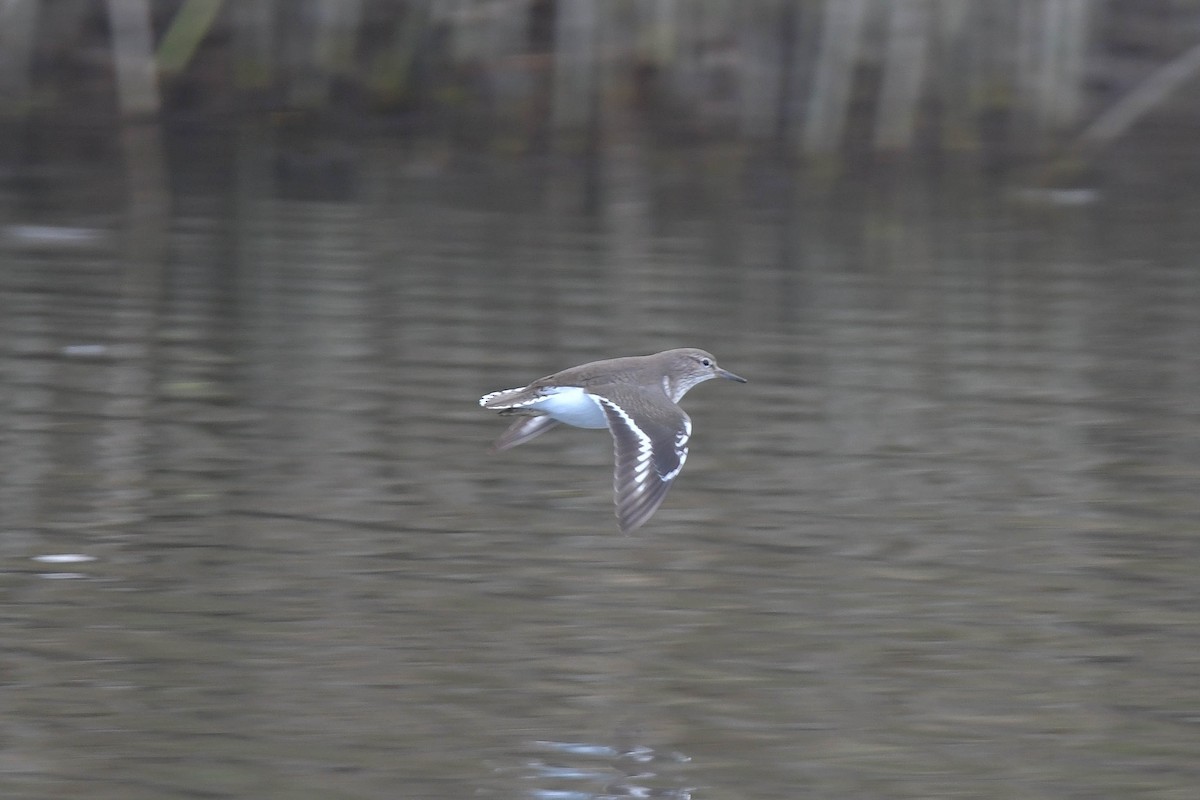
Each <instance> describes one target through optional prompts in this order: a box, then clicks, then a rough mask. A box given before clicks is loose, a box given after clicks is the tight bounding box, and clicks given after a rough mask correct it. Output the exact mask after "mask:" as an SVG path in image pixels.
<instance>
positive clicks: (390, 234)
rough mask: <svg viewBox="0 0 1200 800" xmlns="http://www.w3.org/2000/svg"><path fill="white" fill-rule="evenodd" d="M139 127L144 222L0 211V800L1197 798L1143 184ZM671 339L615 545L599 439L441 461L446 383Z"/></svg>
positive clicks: (1192, 320) (471, 410) (1166, 373)
mask: <svg viewBox="0 0 1200 800" xmlns="http://www.w3.org/2000/svg"><path fill="white" fill-rule="evenodd" d="M222 141H224V140H222ZM175 147H176V148H177V149H176V150H175V151H174V152H173V155H172V158H171V161H170V174H171V175H172V178H173V182H172V185H173V187H175V188H174V190H173V194H172V197H171V203H170V207H169V211H170V215H169V217H167V216H166V215H165V214H164V215H162V218H161V219H156V217H155V216H154V215H153V214H152V213H150V210H151V209H152V208H153V204H146V205H143V206H141V209H142V212H144V213H141V214H140V215H138V214H135V215H132V216H119V217H113V216H112V214H113V213H114V212H113V206H114V205H118V204H120V203H123V202H124V200H121V199H120V198H122V197H123V196H122V195H121V194H120V191H119V190H115V189H114V190H112V191H111V192H109V193H105V192H102V191H100V190H99V189H98V188H97V186H96V184H105V183H107V184H108V185H110V186H111V185H120V184H119V183H117V179H118V177H119V176H115V175H113V174H108V172H107V171H106V170H107V169H111V167H109V168H106V167H91V168H89V169H90V171H86V172H81V173H80V176H82V177H80V180H84V181H86V182H87V183H88V190H87V192H85V193H84V195H83V197H84V199H80V196H79V195H78V194H70V193H71V187H69V186H67V185H53V184H52V185H50V186H48V187H45V188H43V189H42V192H43V197H45V196H48V194H51V193H53V192H60V193H63V194H64V199H63V203H62V208H63V209H65V210H64V211H63V212H62V213H61V214H60V215H59V216H58V217H56V218H53V219H47V218H44V217H46V216H47V213H46V212H45V211H44V209H45V208H46V207H49V204H44V205H43V204H39V205H37V206H36V208H35V206H34V204H31V203H27V202H26V198H25V197H24V195H21V194H18V193H16V190H12V189H10V190H7V191H8V192H9V193H8V195H6V200H7V201H8V205H9V207H10V208H11V209H12V210H13V213H12V214H10V215H9V216H10V217H11V218H12V220H13V224H14V225H15V226H17V227H16V228H9V229H8V234H7V235H6V236H5V237H3V242H2V246H3V253H4V256H3V257H4V262H5V268H4V270H3V272H2V276H0V289H2V292H0V302H2V303H3V306H2V307H0V319H2V322H0V325H3V337H4V342H5V347H4V350H3V372H4V375H5V387H6V388H5V393H4V403H3V406H2V407H0V419H2V422H3V428H2V430H3V435H4V442H3V448H2V449H0V453H2V458H3V460H4V461H3V470H2V473H0V474H2V475H3V477H2V478H0V515H2V517H0V519H2V522H3V531H4V535H3V537H0V558H3V565H4V568H5V570H4V577H3V597H4V601H3V605H2V606H0V613H2V614H3V619H4V625H5V627H6V634H7V641H8V643H9V648H8V654H7V655H8V657H7V659H6V669H5V677H6V680H5V687H6V688H5V691H4V692H3V695H2V696H3V704H4V706H3V713H2V714H0V729H2V730H3V734H4V737H3V738H4V742H5V745H4V749H3V751H2V752H0V787H3V789H4V792H3V793H4V794H5V795H6V796H21V797H47V798H49V797H65V796H81V795H82V794H85V793H86V795H87V796H89V797H96V798H105V797H113V798H116V797H120V798H142V797H145V798H152V797H153V798H157V797H166V796H185V795H204V796H211V797H260V796H270V795H279V796H288V797H334V796H353V797H422V798H433V797H447V798H449V797H455V798H458V797H497V798H500V797H534V798H572V799H573V798H602V797H666V798H685V797H696V798H701V797H723V796H734V795H745V796H753V797H788V798H791V797H799V796H816V797H871V796H877V797H913V798H927V797H942V796H961V797H1014V796H1019V797H1093V796H1146V797H1164V798H1165V797H1181V796H1184V795H1185V794H1186V792H1187V791H1190V790H1191V788H1193V787H1194V786H1195V785H1196V784H1197V782H1198V781H1200V767H1198V766H1197V765H1200V745H1198V742H1200V737H1197V736H1196V730H1195V729H1196V719H1197V716H1196V713H1195V712H1196V708H1197V703H1198V701H1200V691H1198V689H1197V683H1196V681H1195V676H1196V674H1197V669H1200V657H1198V656H1197V654H1198V653H1200V625H1198V623H1200V611H1198V609H1200V589H1198V587H1197V583H1196V580H1195V575H1196V574H1197V568H1198V567H1200V563H1198V559H1200V553H1198V551H1197V544H1196V527H1197V525H1196V523H1197V520H1198V519H1200V500H1198V499H1197V498H1198V495H1197V493H1196V491H1195V486H1196V482H1197V477H1200V475H1198V468H1197V459H1198V456H1200V447H1198V439H1197V436H1196V430H1197V422H1198V416H1200V412H1198V410H1197V405H1196V402H1195V398H1196V397H1197V394H1198V392H1197V390H1198V388H1200V386H1198V384H1200V377H1198V376H1200V363H1198V361H1200V355H1198V354H1200V315H1197V314H1196V308H1197V304H1198V301H1200V272H1198V271H1197V270H1195V269H1194V268H1193V267H1194V265H1193V263H1192V254H1193V253H1195V252H1197V245H1198V244H1200V242H1197V237H1198V234H1197V232H1196V229H1195V227H1194V224H1193V221H1194V219H1195V213H1196V211H1197V200H1198V197H1197V196H1196V195H1195V193H1194V192H1193V191H1191V190H1190V189H1189V190H1186V191H1185V190H1183V189H1177V190H1174V191H1172V192H1162V193H1160V194H1157V195H1156V194H1145V193H1126V192H1122V191H1119V190H1118V189H1117V188H1114V189H1113V190H1112V191H1104V192H1103V193H1102V195H1101V196H1100V197H1099V198H1098V199H1097V201H1096V202H1095V203H1090V204H1083V205H1072V206H1069V207H1061V208H1060V207H1049V208H1048V207H1046V206H1045V205H1044V204H1028V203H1025V202H1024V201H1023V200H1022V199H1021V198H1020V197H1019V196H1017V197H1010V196H1006V195H1003V194H1001V193H997V192H993V191H991V190H990V189H988V188H987V187H981V186H976V185H973V183H972V182H971V181H970V180H963V179H960V178H958V177H957V176H954V175H953V174H947V175H943V176H941V177H940V178H937V179H912V178H908V177H905V176H901V175H890V174H881V175H876V176H872V177H871V178H870V180H868V181H862V180H850V179H847V180H845V181H843V182H841V183H839V184H837V185H834V186H831V187H828V188H821V187H820V186H818V185H816V184H815V182H814V179H810V178H807V177H804V178H803V180H796V181H791V180H788V178H787V176H788V175H789V174H791V173H788V172H786V171H783V170H782V169H780V168H778V167H777V166H774V165H769V166H765V167H761V168H759V167H750V168H747V169H745V170H737V169H733V168H731V166H730V165H727V164H724V163H722V161H721V157H720V156H713V155H705V154H694V155H679V154H676V155H674V156H672V157H671V158H666V159H661V160H660V159H657V158H654V157H651V156H650V155H648V154H645V153H636V152H635V153H628V154H624V155H621V156H619V157H618V163H614V164H609V165H607V166H608V168H607V169H606V170H605V171H604V173H603V174H604V175H605V176H607V177H606V178H605V180H604V181H603V182H602V183H601V185H599V186H597V185H595V184H594V183H593V182H592V180H591V177H590V176H589V175H588V174H587V173H586V170H578V169H576V168H575V167H573V166H569V165H553V164H552V165H545V164H530V165H514V164H488V165H486V166H482V167H480V166H477V167H474V168H441V167H438V166H437V165H436V164H435V163H431V164H425V165H422V166H421V167H420V168H414V167H413V166H412V163H411V162H410V161H407V160H405V159H404V158H401V157H399V156H397V155H396V153H395V151H394V149H393V148H391V147H390V146H388V144H387V143H386V142H378V143H372V144H370V145H367V146H364V147H363V149H362V150H361V152H357V153H355V154H354V157H353V159H354V160H353V163H352V164H351V165H349V166H348V167H347V168H348V169H352V170H353V172H354V174H355V175H356V176H357V179H356V180H355V181H354V182H353V183H349V184H345V185H344V186H343V189H345V188H346V187H353V191H350V195H351V196H350V197H349V198H347V199H337V198H328V197H325V198H324V199H322V195H321V193H319V192H318V193H315V195H314V194H309V195H307V196H295V193H294V192H291V191H290V190H288V188H287V187H288V186H289V185H291V184H290V183H287V184H285V183H282V182H281V181H280V179H279V177H278V171H277V170H275V169H274V168H273V167H272V163H273V159H274V157H275V156H274V154H273V153H272V151H271V150H270V148H269V147H268V145H267V144H265V143H263V142H260V141H258V140H257V139H256V138H255V137H254V136H249V135H248V136H245V137H244V138H243V139H242V140H241V141H240V142H239V143H238V145H237V148H238V149H237V150H236V152H233V153H228V152H224V151H222V150H221V145H219V144H213V143H211V142H199V143H189V144H188V145H187V147H184V148H180V147H179V145H178V144H176V145H175ZM214 165H219V166H221V169H216V168H215V167H214ZM226 169H227V170H228V171H227V172H224V171H223V170H226ZM222 174H228V175H229V176H230V177H229V179H228V180H226V179H223V178H221V177H220V176H221V175H222ZM614 175H615V176H618V177H617V178H613V177H611V176H614ZM292 180H295V176H294V175H293V176H292V177H290V178H289V181H292ZM339 185H341V184H339ZM1188 185H1189V186H1194V185H1195V183H1194V182H1191V183H1189V184H1188ZM97 196H104V197H106V199H107V202H108V204H109V205H107V206H105V205H103V204H101V203H99V202H89V201H87V200H86V198H87V197H92V198H96V197H97ZM144 199H145V196H143V200H144ZM39 209H40V210H39ZM155 225H166V226H168V229H167V230H164V231H160V233H161V234H162V236H164V237H165V238H164V239H163V241H164V242H165V244H164V245H163V246H162V247H161V248H160V249H159V250H157V251H156V250H154V249H153V248H150V249H147V248H138V247H136V246H133V245H136V244H138V243H139V242H142V239H143V236H145V235H150V234H147V229H146V226H150V227H153V226H155ZM36 226H51V227H52V226H61V228H62V230H63V231H67V232H68V233H64V234H63V235H61V236H55V235H41V234H37V235H36V236H35V235H32V234H30V231H34V232H35V233H36V232H37V230H39V228H37V227H36ZM139 226H141V227H139ZM48 229H49V228H44V229H42V230H48ZM14 231H15V232H14ZM77 231H95V233H90V232H89V233H87V234H86V235H80V234H78V233H76V232H77ZM156 252H157V253H158V255H157V256H156V255H155V253H156ZM139 258H140V259H146V258H150V259H153V258H159V259H160V261H159V262H156V263H153V264H150V265H149V266H150V267H153V268H152V269H147V264H145V263H139ZM159 278H161V280H159ZM682 345H688V346H699V347H704V348H706V349H710V350H712V351H713V352H714V353H715V354H716V355H717V356H718V357H719V358H720V359H721V361H722V363H723V364H725V365H727V366H728V367H729V368H730V369H732V370H734V371H735V372H737V373H739V374H742V375H745V376H746V377H748V378H749V379H750V383H749V384H747V386H746V387H740V388H743V389H744V390H743V391H739V392H734V393H718V392H702V391H701V392H693V393H691V394H689V395H688V397H687V398H686V399H685V400H684V406H685V407H686V408H687V410H688V411H689V413H690V414H691V415H692V417H693V418H694V419H695V420H696V422H697V427H696V430H697V433H696V437H697V439H698V440H697V442H696V446H695V448H694V451H693V454H692V456H691V458H690V459H689V462H688V465H687V472H686V475H685V478H686V479H685V480H681V481H680V482H679V484H678V485H677V486H676V487H675V488H674V490H673V492H672V494H671V496H670V497H669V498H668V500H667V502H666V504H665V505H664V506H663V508H662V509H661V510H660V511H659V512H658V513H657V515H656V516H655V517H654V519H653V520H652V521H651V523H650V524H649V525H647V526H646V528H644V529H643V530H642V531H641V532H639V533H638V534H637V535H635V536H630V537H623V536H621V535H619V534H618V533H617V532H616V530H615V524H614V520H613V517H612V511H611V487H610V480H611V473H610V468H611V452H610V443H609V442H608V440H607V437H601V436H596V435H595V434H594V432H590V433H589V432H586V431H572V430H566V429H564V430H562V431H558V432H556V435H555V436H552V437H545V439H544V440H542V439H539V440H538V441H537V442H535V443H533V444H531V445H529V446H527V447H522V448H519V449H517V450H514V451H512V452H511V453H508V454H506V457H505V458H504V459H497V458H493V457H491V456H489V454H488V453H487V447H488V444H489V443H490V441H491V440H492V438H494V435H495V433H496V428H495V420H494V419H493V418H492V417H491V416H490V415H488V414H485V413H482V412H481V411H480V410H479V409H478V408H477V406H476V404H475V400H476V398H477V397H478V396H479V395H480V394H482V393H483V392H484V391H487V390H489V389H491V388H494V387H495V386H500V385H508V383H509V382H511V381H512V380H513V379H514V377H518V376H528V375H540V374H545V373H548V372H551V371H554V370H557V369H560V368H562V367H564V366H568V365H571V364H576V363H581V362H583V361H587V360H591V359H595V358H599V357H605V356H612V355H618V354H637V353H647V352H654V351H657V350H662V349H665V348H668V347H675V346H682Z"/></svg>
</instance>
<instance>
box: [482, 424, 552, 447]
mask: <svg viewBox="0 0 1200 800" xmlns="http://www.w3.org/2000/svg"><path fill="white" fill-rule="evenodd" d="M557 424H558V420H556V419H554V417H545V416H543V417H522V418H521V419H519V420H517V421H516V422H514V423H513V424H512V425H509V426H508V430H506V431H505V432H504V433H503V434H501V435H500V438H499V439H497V440H496V443H495V444H493V445H492V450H494V451H495V452H497V453H499V452H500V451H501V450H508V449H509V448H512V447H516V446H517V445H519V444H525V443H526V442H528V441H529V440H530V439H532V438H534V437H535V436H541V435H542V434H543V433H545V432H546V431H548V430H550V429H551V428H553V427H554V426H555V425H557Z"/></svg>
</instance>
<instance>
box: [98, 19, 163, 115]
mask: <svg viewBox="0 0 1200 800" xmlns="http://www.w3.org/2000/svg"><path fill="white" fill-rule="evenodd" d="M108 20H109V27H110V28H111V29H112V48H113V61H114V62H115V63H116V73H117V100H118V102H119V103H120V106H121V113H122V114H124V115H125V116H140V115H146V114H155V113H157V111H158V107H159V98H158V73H157V69H156V65H155V62H154V34H153V32H152V30H151V28H150V3H149V2H148V0H108Z"/></svg>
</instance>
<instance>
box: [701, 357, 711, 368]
mask: <svg viewBox="0 0 1200 800" xmlns="http://www.w3.org/2000/svg"><path fill="white" fill-rule="evenodd" d="M700 363H701V364H703V365H704V366H706V367H711V366H712V359H711V358H702V359H700Z"/></svg>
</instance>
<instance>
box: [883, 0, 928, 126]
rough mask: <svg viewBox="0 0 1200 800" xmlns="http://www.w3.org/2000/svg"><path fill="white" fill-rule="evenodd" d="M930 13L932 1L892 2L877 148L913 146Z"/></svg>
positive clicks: (907, 0)
mask: <svg viewBox="0 0 1200 800" xmlns="http://www.w3.org/2000/svg"><path fill="white" fill-rule="evenodd" d="M929 11H930V9H929V0H892V3H891V24H890V26H889V30H888V42H887V54H886V57H885V61H884V74H883V89H882V91H881V92H880V97H879V114H878V117H877V122H876V125H875V147H876V149H879V150H900V149H905V148H907V147H909V146H910V145H911V144H912V138H913V131H914V130H915V129H916V123H917V114H918V111H919V108H920V101H921V87H922V84H923V83H924V80H925V62H926V53H927V51H928V49H929V21H930V18H929Z"/></svg>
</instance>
